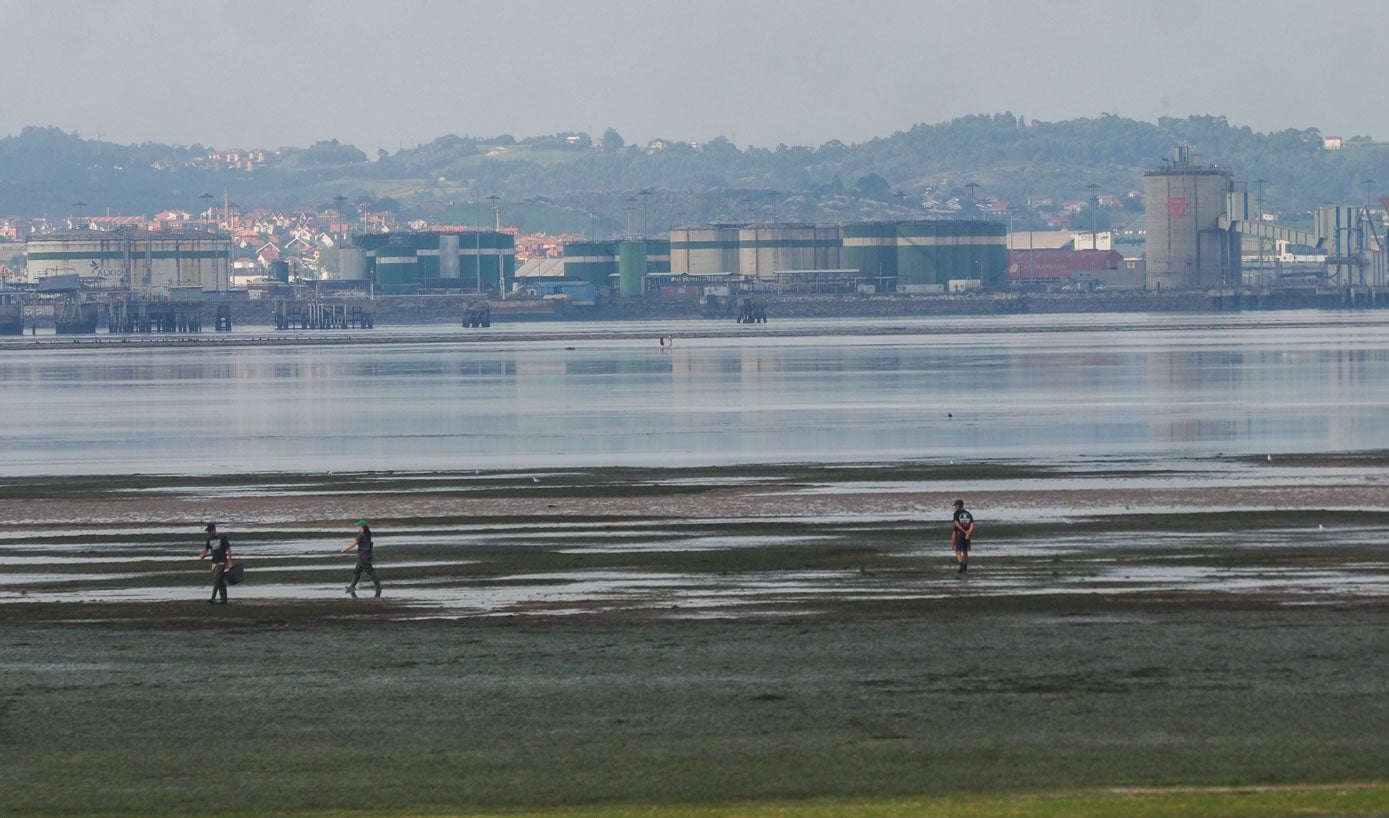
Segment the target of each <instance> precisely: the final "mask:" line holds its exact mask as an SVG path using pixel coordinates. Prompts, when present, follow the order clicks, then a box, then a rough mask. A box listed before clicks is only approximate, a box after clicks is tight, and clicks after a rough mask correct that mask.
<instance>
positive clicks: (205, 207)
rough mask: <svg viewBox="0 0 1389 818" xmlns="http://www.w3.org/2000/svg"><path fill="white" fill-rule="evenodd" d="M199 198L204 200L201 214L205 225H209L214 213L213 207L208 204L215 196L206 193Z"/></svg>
mask: <svg viewBox="0 0 1389 818" xmlns="http://www.w3.org/2000/svg"><path fill="white" fill-rule="evenodd" d="M198 198H199V199H202V200H203V212H202V213H201V215H202V217H203V224H207V223H208V222H209V221H211V219H210V214H211V212H212V207H211V206H210V205H208V202H209V201H211V200H212V198H213V196H212V194H211V193H204V194H203V195H201V196H199V197H198Z"/></svg>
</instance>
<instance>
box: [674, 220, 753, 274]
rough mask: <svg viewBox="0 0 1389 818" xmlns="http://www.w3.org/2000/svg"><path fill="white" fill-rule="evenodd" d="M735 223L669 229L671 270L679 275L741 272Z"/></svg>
mask: <svg viewBox="0 0 1389 818" xmlns="http://www.w3.org/2000/svg"><path fill="white" fill-rule="evenodd" d="M738 230H739V228H738V227H736V226H724V225H704V226H694V227H677V228H674V229H673V230H671V231H670V271H671V272H672V273H675V274H676V275H680V274H683V273H688V274H690V275H718V274H719V273H736V272H738Z"/></svg>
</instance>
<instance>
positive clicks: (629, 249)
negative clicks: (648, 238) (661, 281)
mask: <svg viewBox="0 0 1389 818" xmlns="http://www.w3.org/2000/svg"><path fill="white" fill-rule="evenodd" d="M617 253H618V263H617V273H618V281H619V284H618V294H619V295H621V296H622V297H623V298H631V297H634V296H639V295H641V294H642V286H643V285H644V283H645V281H646V273H647V269H646V242H645V241H624V242H622V243H620V244H619V245H618V246H617Z"/></svg>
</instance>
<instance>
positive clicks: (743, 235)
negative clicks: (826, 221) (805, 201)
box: [738, 224, 829, 278]
mask: <svg viewBox="0 0 1389 818" xmlns="http://www.w3.org/2000/svg"><path fill="white" fill-rule="evenodd" d="M738 238H739V260H738V271H739V272H740V273H742V274H743V275H751V276H756V277H758V278H771V277H773V276H775V274H776V273H779V272H786V271H791V270H816V269H827V268H823V267H820V266H819V264H820V262H821V260H822V259H825V258H828V257H829V253H828V252H827V251H826V249H825V248H824V247H822V246H821V241H822V240H823V239H822V237H821V232H820V231H819V230H818V229H817V228H815V227H814V226H812V225H804V224H768V225H754V226H750V227H744V228H743V229H742V230H741V231H739V237H738Z"/></svg>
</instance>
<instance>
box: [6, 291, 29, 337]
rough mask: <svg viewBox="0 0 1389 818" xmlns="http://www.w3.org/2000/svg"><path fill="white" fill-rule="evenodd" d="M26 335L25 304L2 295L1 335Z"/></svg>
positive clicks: (12, 297)
mask: <svg viewBox="0 0 1389 818" xmlns="http://www.w3.org/2000/svg"><path fill="white" fill-rule="evenodd" d="M23 334H24V302H23V301H20V300H19V299H18V298H17V297H15V296H12V295H9V294H0V335H23Z"/></svg>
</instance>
